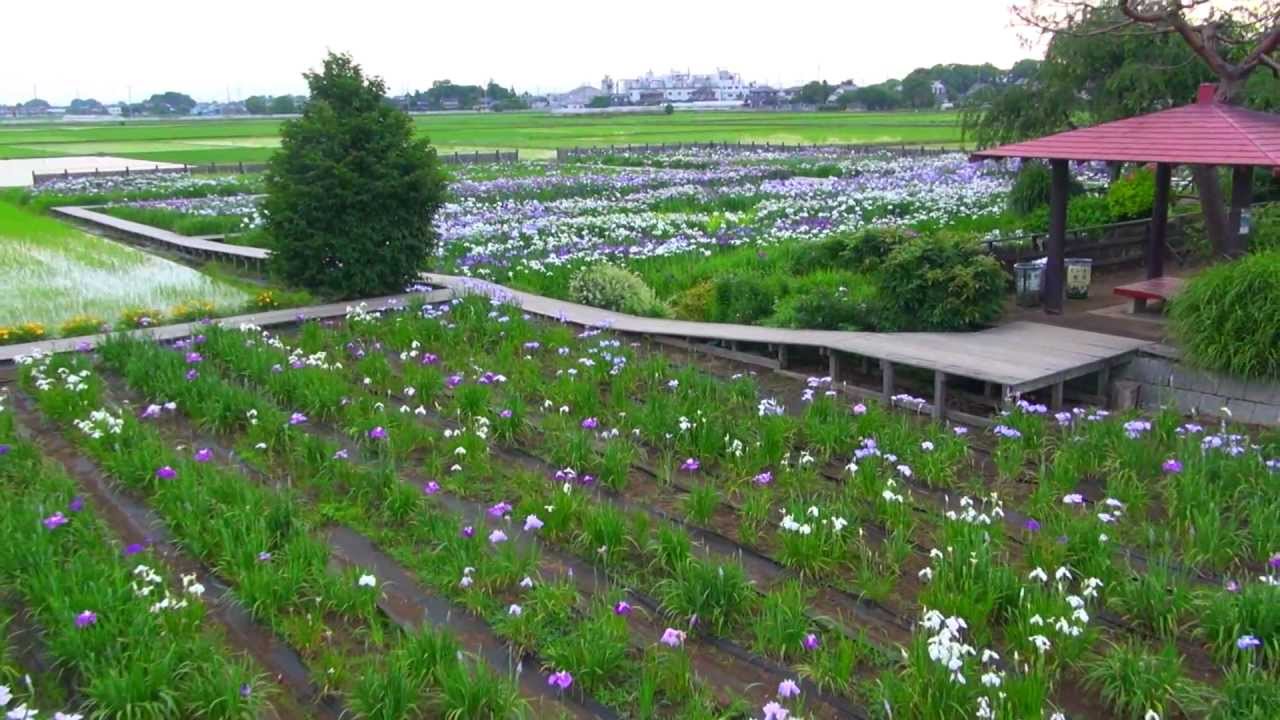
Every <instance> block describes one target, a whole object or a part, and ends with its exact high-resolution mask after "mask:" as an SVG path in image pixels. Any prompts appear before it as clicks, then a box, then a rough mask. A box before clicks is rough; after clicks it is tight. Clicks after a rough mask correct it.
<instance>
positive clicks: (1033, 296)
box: [1013, 261, 1044, 307]
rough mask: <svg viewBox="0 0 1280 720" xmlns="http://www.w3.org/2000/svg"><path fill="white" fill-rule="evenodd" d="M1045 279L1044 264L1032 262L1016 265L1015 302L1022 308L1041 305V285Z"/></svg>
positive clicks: (1014, 280) (1014, 271)
mask: <svg viewBox="0 0 1280 720" xmlns="http://www.w3.org/2000/svg"><path fill="white" fill-rule="evenodd" d="M1043 279H1044V264H1043V263H1041V262H1036V261H1032V262H1021V263H1016V264H1014V266H1013V287H1014V298H1015V301H1016V302H1017V303H1018V304H1019V305H1021V306H1022V307H1035V306H1037V305H1039V304H1040V284H1041V281H1042V280H1043Z"/></svg>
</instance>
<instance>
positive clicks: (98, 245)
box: [0, 201, 249, 331]
mask: <svg viewBox="0 0 1280 720" xmlns="http://www.w3.org/2000/svg"><path fill="white" fill-rule="evenodd" d="M0 277H4V279H5V283H4V287H5V292H4V293H3V294H2V295H0V326H5V325H17V324H20V323H28V322H35V323H41V324H43V325H44V326H45V327H46V330H48V331H53V330H56V329H57V326H58V325H59V324H60V323H62V322H64V321H66V320H68V319H69V318H72V317H75V316H80V315H91V316H95V317H97V318H99V319H101V320H104V321H107V322H110V323H115V322H116V321H118V320H119V319H120V318H121V316H122V315H123V314H124V313H125V311H127V310H132V309H146V310H158V311H161V312H164V313H168V312H169V311H170V310H171V309H172V308H173V307H174V306H176V305H179V304H181V303H191V302H194V301H201V302H211V303H213V304H214V306H215V307H219V308H230V307H238V306H240V305H243V304H244V303H245V302H246V301H247V300H248V299H249V295H248V293H247V292H245V291H244V290H242V289H240V288H238V287H235V286H234V285H232V284H230V283H227V282H223V281H221V280H216V279H214V278H211V277H209V276H207V275H204V274H202V273H199V272H197V271H195V270H192V269H191V268H189V267H186V266H185V265H180V264H178V263H175V262H171V261H169V260H165V259H163V258H159V257H156V256H154V255H151V254H149V253H144V252H141V251H139V250H135V249H133V248H130V247H127V246H125V245H121V244H119V243H115V242H112V241H110V240H105V239H103V238H100V237H97V236H96V235H90V234H88V233H85V232H81V231H80V230H77V229H75V228H72V227H70V226H68V225H66V224H64V223H61V222H58V221H57V220H54V219H52V218H49V217H45V216H42V215H38V214H36V213H34V212H32V211H30V210H26V209H23V208H19V207H16V206H14V205H11V204H9V203H6V202H3V201H0Z"/></svg>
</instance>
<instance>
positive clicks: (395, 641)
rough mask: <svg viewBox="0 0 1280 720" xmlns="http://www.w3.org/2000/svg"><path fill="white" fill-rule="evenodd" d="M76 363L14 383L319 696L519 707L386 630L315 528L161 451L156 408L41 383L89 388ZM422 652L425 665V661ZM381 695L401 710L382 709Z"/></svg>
mask: <svg viewBox="0 0 1280 720" xmlns="http://www.w3.org/2000/svg"><path fill="white" fill-rule="evenodd" d="M83 361H84V358H83V357H63V358H59V359H57V360H56V361H52V362H53V363H55V364H54V365H53V367H50V362H51V361H50V360H48V359H33V360H32V361H30V362H28V364H27V365H26V366H25V368H24V377H25V380H26V382H27V386H28V387H29V388H31V391H32V392H35V393H36V394H37V397H38V399H39V401H40V405H41V409H42V411H43V412H45V413H48V414H49V415H50V416H51V417H55V418H57V419H59V420H60V421H63V422H66V421H67V419H68V418H72V419H74V417H75V416H77V415H82V414H83V415H87V418H82V421H81V422H79V423H78V424H75V425H73V427H75V428H76V429H75V430H73V431H71V436H72V437H76V438H78V439H79V441H80V442H82V443H83V447H84V448H85V449H86V451H87V452H89V453H91V454H94V455H95V456H97V457H98V459H99V461H100V462H102V463H103V465H104V467H105V468H107V469H108V471H109V472H111V473H112V474H113V475H114V476H115V477H116V478H117V479H118V480H120V481H122V482H124V483H125V484H126V485H130V486H132V487H134V488H136V489H138V490H139V491H140V492H143V493H145V494H146V495H147V498H148V501H149V502H150V503H151V504H152V505H153V506H154V507H156V508H157V512H158V513H159V514H160V515H161V516H162V517H163V518H164V519H165V521H166V523H167V524H168V525H169V526H170V528H171V529H172V530H173V531H174V534H175V536H176V537H177V538H178V539H179V540H180V541H181V542H183V544H184V545H185V546H187V547H189V548H191V551H192V552H193V553H195V554H197V555H199V556H202V557H207V558H209V560H210V562H211V563H212V564H214V565H216V566H217V567H219V572H220V573H222V574H224V576H225V577H227V578H228V579H229V580H230V581H231V584H232V586H233V588H234V590H235V592H236V594H237V596H238V597H239V599H240V600H241V602H243V603H244V604H245V605H246V606H248V607H249V608H250V610H251V612H252V613H253V614H254V616H255V617H258V618H260V619H262V621H264V622H265V623H267V624H268V625H270V626H271V627H272V628H273V629H274V630H275V632H276V633H278V634H280V635H281V636H283V637H286V638H288V639H289V641H290V643H291V644H292V645H294V646H295V647H298V648H299V650H300V651H301V652H302V653H303V655H304V657H306V658H307V660H308V662H311V663H314V664H316V665H318V666H319V667H321V668H324V670H323V671H322V672H320V673H319V674H318V676H319V677H323V678H325V680H324V682H325V683H326V686H325V690H326V692H327V693H333V692H337V691H338V689H339V688H341V689H343V690H349V691H350V692H351V693H352V694H353V696H354V697H355V698H356V700H355V701H354V702H353V705H355V706H356V707H357V708H358V709H360V710H361V711H362V712H363V713H364V714H365V715H369V716H380V717H401V716H402V715H401V714H398V711H397V710H396V708H419V707H420V708H423V709H424V711H425V709H426V708H430V707H437V706H439V707H442V708H443V709H442V712H447V711H448V710H449V709H450V708H459V707H460V708H473V709H476V710H477V711H483V710H484V708H492V709H493V710H494V712H495V713H496V714H498V715H500V716H505V715H508V714H509V712H508V711H515V710H516V709H518V708H519V707H520V705H521V704H520V702H519V701H518V700H517V699H516V698H515V697H514V696H513V695H512V694H511V691H510V690H509V687H508V685H507V683H506V681H505V680H504V679H502V678H501V677H499V676H495V675H494V674H492V673H491V672H489V671H486V670H485V669H484V668H483V667H482V666H480V665H477V664H475V663H474V662H472V661H470V660H467V659H465V657H464V656H462V655H461V654H460V653H458V650H457V647H456V645H455V644H454V643H453V641H452V640H450V639H449V638H448V637H447V636H444V635H440V634H437V633H435V632H433V631H430V630H422V631H416V632H414V633H407V634H402V633H400V632H399V631H397V630H396V629H395V628H394V627H393V626H390V623H389V621H387V620H386V619H385V618H384V617H383V616H382V615H381V614H380V613H379V612H378V611H377V609H376V607H375V603H376V600H377V597H378V592H377V589H376V588H377V581H376V578H374V577H373V576H367V575H366V574H360V573H356V572H351V571H347V572H344V573H341V574H340V575H339V574H333V573H330V571H329V570H328V569H327V568H326V565H327V558H328V551H327V549H326V546H325V544H324V542H323V540H321V539H319V538H318V537H316V536H315V534H314V531H313V530H312V529H311V528H312V527H314V526H313V523H314V522H315V520H314V519H312V518H308V517H305V516H302V515H301V514H299V513H297V512H296V511H295V509H294V507H293V506H292V504H291V503H292V501H291V500H290V499H289V498H288V497H287V496H285V495H278V494H275V493H272V492H270V491H268V490H265V489H262V488H258V487H255V486H254V485H252V484H251V483H249V482H247V481H246V480H245V479H244V478H243V477H242V476H238V475H237V474H236V472H235V471H234V470H231V469H227V468H223V467H219V466H218V465H217V464H215V463H211V462H209V460H210V458H209V457H208V456H206V455H204V454H203V453H200V452H195V453H193V454H192V455H191V456H190V458H189V459H188V458H186V457H183V456H179V455H177V454H176V453H175V451H173V450H170V449H169V446H168V444H167V443H166V442H165V441H164V439H163V438H162V436H161V435H160V434H159V433H158V431H157V430H155V429H153V428H151V427H149V421H151V420H153V419H154V417H155V416H157V415H160V414H163V412H165V408H164V406H163V405H157V406H156V408H155V409H154V410H153V409H151V408H148V409H147V410H146V411H144V412H143V413H141V415H140V416H139V417H136V418H135V416H133V415H125V414H119V415H113V414H111V411H110V410H105V409H99V410H94V411H92V412H91V411H90V409H92V408H94V407H100V403H101V395H100V393H101V384H100V382H99V381H97V380H96V376H95V379H92V380H89V381H88V382H87V383H83V387H77V388H75V389H69V388H64V387H62V386H61V385H59V384H58V383H57V382H56V381H55V382H54V383H52V384H51V383H46V382H44V380H45V379H47V378H49V377H53V376H54V375H53V372H54V371H55V370H56V369H66V370H68V371H69V372H70V374H71V375H76V376H77V377H80V378H90V377H91V376H90V374H89V373H88V371H87V368H84V367H80V366H77V365H76V364H77V363H80V362H83ZM62 363H68V364H65V365H64V364H62ZM73 367H74V368H76V369H74V370H72V369H71V368H73ZM46 372H47V373H48V374H46ZM65 374H66V373H58V375H57V377H62V376H64V375H65ZM42 386H43V388H44V389H41V388H42ZM281 427H282V428H283V427H285V425H284V424H283V423H282V425H281ZM113 428H115V429H118V432H116V431H114V430H113ZM157 465H158V467H157ZM430 648H434V653H435V654H430V653H426V651H427V650H428V649H430ZM348 673H350V674H348ZM446 680H447V682H446ZM433 688H435V689H439V690H440V692H438V693H437V692H434V691H432V689H433ZM468 688H471V690H468ZM391 690H394V691H396V695H395V700H397V701H403V704H400V705H390V704H388V703H390V702H391V700H389V699H386V695H387V693H389V692H390V691H391ZM446 690H447V691H450V692H444V691H446ZM504 708H505V709H504ZM378 713H385V714H382V715H378Z"/></svg>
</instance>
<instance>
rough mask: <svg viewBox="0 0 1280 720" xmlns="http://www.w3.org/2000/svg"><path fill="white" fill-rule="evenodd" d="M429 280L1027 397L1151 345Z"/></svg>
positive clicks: (638, 325)
mask: <svg viewBox="0 0 1280 720" xmlns="http://www.w3.org/2000/svg"><path fill="white" fill-rule="evenodd" d="M423 277H424V280H425V281H426V282H429V283H433V284H437V285H442V286H445V287H450V288H453V289H454V291H455V292H457V293H459V294H466V293H483V294H486V295H490V296H493V295H494V294H497V295H499V296H502V297H506V298H509V299H510V300H511V301H512V302H515V303H517V304H519V305H521V306H522V308H523V309H524V310H525V311H526V312H530V313H534V314H538V315H544V316H547V317H554V318H557V319H560V320H563V321H566V322H572V323H575V324H579V325H583V326H590V327H606V328H611V329H613V330H617V331H620V332H631V333H638V334H648V335H670V336H684V337H690V338H700V339H703V340H708V341H721V342H728V343H733V342H749V343H756V344H762V345H772V346H774V347H778V346H782V345H791V346H797V347H812V348H826V349H827V350H828V351H829V352H830V353H837V354H838V353H849V354H852V355H857V356H859V357H862V358H874V359H876V360H878V361H881V363H882V364H883V363H886V362H887V363H890V364H894V365H904V366H908V367H915V368H920V369H923V370H926V371H930V372H936V371H940V372H943V373H945V374H947V375H950V376H956V377H964V378H971V379H974V380H979V381H983V382H989V383H992V384H993V385H999V386H1004V387H1006V388H1009V389H1010V390H1011V391H1012V392H1026V391H1028V390H1031V389H1036V388H1040V387H1045V386H1047V385H1051V384H1053V383H1054V382H1059V381H1062V380H1065V379H1070V378H1071V377H1076V376H1078V375H1080V374H1084V373H1088V372H1096V371H1097V369H1098V367H1100V366H1101V365H1100V363H1104V362H1112V361H1115V360H1117V359H1120V358H1124V357H1127V355H1128V354H1129V353H1132V352H1133V351H1135V350H1136V349H1138V348H1140V347H1143V346H1146V345H1149V344H1150V343H1149V342H1147V341H1144V340H1135V339H1132V338H1124V337H1117V336H1111V335H1105V334H1102V333H1094V332H1088V331H1083V330H1073V329H1070V328H1062V327H1056V326H1052V325H1045V324H1042V323H1030V322H1014V323H1008V324H1006V325H1001V326H998V327H994V328H989V329H986V330H980V331H976V332H969V333H963V332H914V333H870V332H841V331H831V330H795V329H789V328H766V327H759V326H753V325H734V324H728V323H698V322H690V321H684V320H666V319H661V318H642V317H637V316H634V315H625V314H622V313H615V312H611V311H607V310H601V309H600V308H594V307H589V306H586V305H579V304H577V303H571V302H567V301H563V300H555V299H552V298H546V297H542V296H539V295H534V294H531V293H524V292H520V291H514V290H511V289H509V288H504V287H502V286H500V285H495V284H493V283H487V282H483V281H478V280H474V279H471V278H462V277H457V276H450V275H437V274H431V273H426V274H424V276H423Z"/></svg>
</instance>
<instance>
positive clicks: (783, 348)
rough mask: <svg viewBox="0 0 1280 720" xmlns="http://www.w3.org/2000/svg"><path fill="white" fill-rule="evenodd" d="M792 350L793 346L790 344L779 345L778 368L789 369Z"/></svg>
mask: <svg viewBox="0 0 1280 720" xmlns="http://www.w3.org/2000/svg"><path fill="white" fill-rule="evenodd" d="M790 350H791V346H790V345H779V346H778V369H779V370H786V369H787V366H788V364H789V360H790V357H789V355H790V354H791V353H790Z"/></svg>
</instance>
